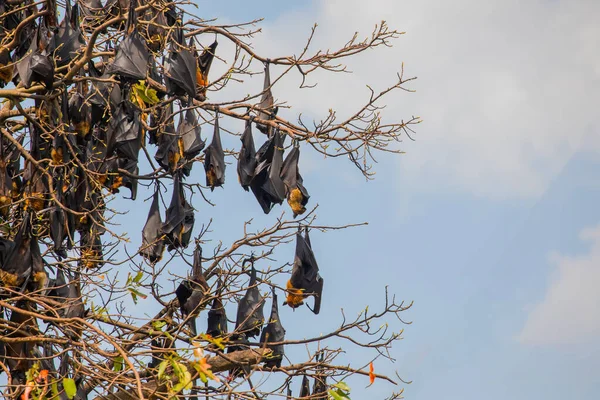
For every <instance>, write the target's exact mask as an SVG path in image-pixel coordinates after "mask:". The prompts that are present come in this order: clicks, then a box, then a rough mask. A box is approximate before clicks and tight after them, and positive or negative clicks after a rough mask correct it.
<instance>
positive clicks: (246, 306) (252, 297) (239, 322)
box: [235, 267, 265, 337]
mask: <svg viewBox="0 0 600 400" xmlns="http://www.w3.org/2000/svg"><path fill="white" fill-rule="evenodd" d="M248 285H249V287H248V290H247V291H246V294H245V295H244V297H243V298H242V299H241V300H240V302H239V304H238V310H237V317H236V328H235V329H236V331H237V332H239V333H242V334H245V336H246V337H254V336H257V335H258V334H259V333H260V330H261V327H262V325H263V323H264V320H265V317H264V314H263V308H264V305H265V302H264V298H263V297H262V296H261V295H260V291H259V289H258V286H256V270H255V269H254V267H252V271H251V275H250V282H249V284H248Z"/></svg>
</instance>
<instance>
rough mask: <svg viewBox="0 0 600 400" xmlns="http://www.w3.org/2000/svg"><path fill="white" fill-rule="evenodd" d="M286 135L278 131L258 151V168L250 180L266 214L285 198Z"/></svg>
mask: <svg viewBox="0 0 600 400" xmlns="http://www.w3.org/2000/svg"><path fill="white" fill-rule="evenodd" d="M284 140H285V136H284V135H283V134H280V133H279V132H278V131H276V132H275V133H274V134H273V136H271V137H270V138H269V139H268V140H267V142H265V144H263V145H262V146H261V148H260V149H258V151H257V152H256V160H257V165H256V170H255V172H254V177H253V178H252V181H251V182H250V189H252V193H254V196H255V197H256V199H257V200H258V203H259V204H260V206H261V207H262V209H263V211H264V213H265V214H268V213H269V212H270V211H271V208H272V207H273V204H281V203H283V200H284V199H285V185H284V184H283V181H282V180H281V166H282V163H283V142H284Z"/></svg>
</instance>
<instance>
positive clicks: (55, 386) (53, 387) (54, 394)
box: [50, 381, 58, 399]
mask: <svg viewBox="0 0 600 400" xmlns="http://www.w3.org/2000/svg"><path fill="white" fill-rule="evenodd" d="M50 390H51V391H52V398H53V399H54V398H57V397H58V383H57V382H56V381H54V382H52V385H50Z"/></svg>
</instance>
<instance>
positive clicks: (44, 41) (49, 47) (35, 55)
mask: <svg viewBox="0 0 600 400" xmlns="http://www.w3.org/2000/svg"><path fill="white" fill-rule="evenodd" d="M53 36H54V34H53V33H52V31H51V30H50V29H48V27H47V26H46V25H45V24H44V23H42V24H40V25H39V26H38V27H37V30H36V34H35V38H34V39H32V40H31V45H30V46H29V50H28V51H27V54H26V55H25V56H24V57H23V58H21V59H20V60H19V61H18V62H17V71H19V79H20V80H21V82H22V83H23V86H24V87H25V88H26V89H28V88H29V87H30V86H31V84H32V83H33V82H40V83H43V84H44V86H46V89H52V85H53V83H54V62H53V61H52V57H51V56H52V52H53V51H54V48H53V47H54V46H53V44H54V37H53Z"/></svg>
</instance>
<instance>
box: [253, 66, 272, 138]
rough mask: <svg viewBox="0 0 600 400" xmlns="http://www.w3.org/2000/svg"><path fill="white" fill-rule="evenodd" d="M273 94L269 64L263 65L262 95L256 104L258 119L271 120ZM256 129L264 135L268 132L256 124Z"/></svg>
mask: <svg viewBox="0 0 600 400" xmlns="http://www.w3.org/2000/svg"><path fill="white" fill-rule="evenodd" d="M273 103H274V100H273V93H272V92H271V75H270V73H269V64H268V63H267V64H266V65H265V80H264V84H263V94H262V96H261V99H260V103H258V108H259V109H260V111H259V112H258V118H259V119H262V120H270V119H272V116H271V113H273V111H274V110H273ZM256 127H257V128H258V130H259V131H261V132H262V133H264V134H267V133H268V131H269V127H268V126H267V125H264V124H258V123H257V124H256Z"/></svg>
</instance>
